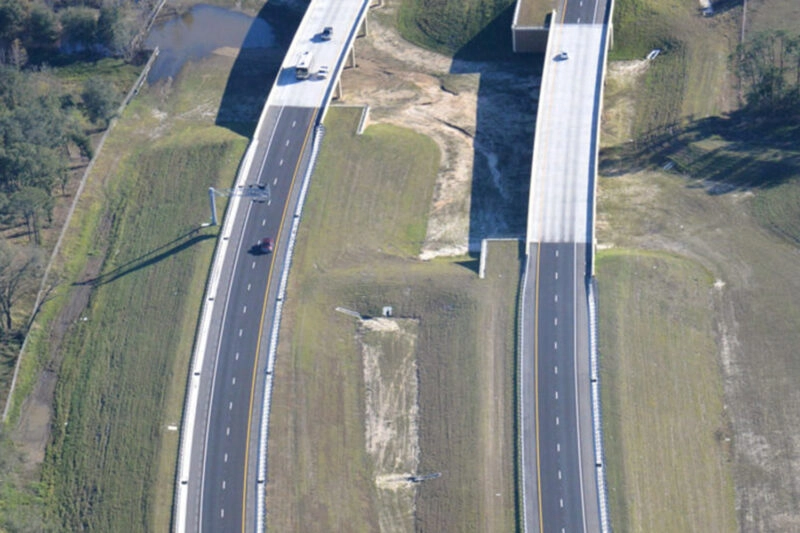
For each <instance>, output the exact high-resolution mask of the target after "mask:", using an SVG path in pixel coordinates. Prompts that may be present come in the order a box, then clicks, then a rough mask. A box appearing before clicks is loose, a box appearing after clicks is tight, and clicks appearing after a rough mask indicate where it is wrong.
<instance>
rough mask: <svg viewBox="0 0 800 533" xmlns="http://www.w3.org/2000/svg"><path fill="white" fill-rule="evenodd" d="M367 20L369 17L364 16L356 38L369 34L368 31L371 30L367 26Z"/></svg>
mask: <svg viewBox="0 0 800 533" xmlns="http://www.w3.org/2000/svg"><path fill="white" fill-rule="evenodd" d="M367 20H369V17H364V20H363V21H361V25H360V26H359V27H358V31H357V32H356V39H357V38H359V37H366V36H367V31H369V27H368V26H367Z"/></svg>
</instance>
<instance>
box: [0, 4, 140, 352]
mask: <svg viewBox="0 0 800 533" xmlns="http://www.w3.org/2000/svg"><path fill="white" fill-rule="evenodd" d="M155 1H156V0H140V1H138V2H130V1H126V0H0V343H2V342H4V341H3V339H4V338H6V339H7V338H8V335H9V334H11V335H16V333H18V332H19V330H16V329H15V328H14V326H17V324H15V319H14V317H15V316H16V312H15V311H16V307H18V303H19V302H20V301H27V300H30V299H31V298H32V294H31V291H34V289H35V287H37V286H38V285H37V283H35V279H36V278H37V276H39V275H40V274H41V269H40V266H41V257H42V253H41V250H39V247H40V246H41V244H42V230H43V228H45V227H47V226H48V225H49V224H51V223H52V222H53V209H54V207H55V200H56V198H57V196H58V195H59V194H60V195H65V194H66V192H67V190H66V188H67V185H68V182H69V179H70V154H71V153H72V155H73V156H74V155H81V156H83V157H91V155H92V154H91V145H90V141H89V136H88V133H89V131H91V130H95V131H96V130H97V129H98V128H101V129H102V128H105V127H106V126H107V124H108V121H109V119H110V118H111V116H112V115H113V113H114V110H115V109H116V106H117V105H118V102H119V101H120V99H121V95H120V94H119V92H118V91H117V89H116V88H115V87H114V85H113V84H112V83H111V81H109V80H107V79H103V78H100V77H92V76H90V77H88V78H87V79H86V80H85V82H84V83H83V86H82V87H80V88H77V90H76V89H75V88H70V89H69V90H68V89H65V88H64V87H63V84H62V82H61V80H60V79H59V77H58V75H57V74H56V73H55V72H54V71H53V70H52V68H50V67H49V66H48V65H50V64H64V63H71V62H83V61H86V60H89V61H93V60H96V59H99V58H102V57H108V56H115V57H122V58H124V59H126V60H130V59H131V57H132V55H133V53H134V49H133V48H134V47H135V46H136V45H135V41H136V39H135V36H136V35H137V33H138V32H139V31H140V29H141V28H142V27H143V23H144V20H145V19H146V17H147V15H148V14H149V13H150V10H151V8H152V6H153V4H154V3H155ZM22 318H23V317H21V316H20V317H17V319H16V321H17V322H19V324H18V325H19V326H22V324H23V323H24V322H25V320H23V319H22Z"/></svg>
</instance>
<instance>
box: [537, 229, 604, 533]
mask: <svg viewBox="0 0 800 533" xmlns="http://www.w3.org/2000/svg"><path fill="white" fill-rule="evenodd" d="M585 280H586V244H578V243H542V244H531V245H530V248H529V255H528V267H527V272H526V284H525V294H524V295H523V298H524V300H525V302H535V305H525V306H524V311H523V326H522V327H523V328H524V331H525V333H524V335H523V343H522V350H523V354H522V356H523V360H524V361H525V362H526V363H525V364H523V366H522V379H523V380H524V381H525V382H524V383H523V390H527V391H529V394H527V396H526V397H527V398H529V400H528V401H526V402H525V407H524V409H525V411H524V415H525V421H524V426H525V427H524V429H523V430H524V431H527V438H526V439H524V449H523V454H524V456H525V460H526V465H525V466H526V468H528V472H537V475H535V476H527V477H526V482H527V487H526V505H525V513H526V516H525V519H526V524H527V525H528V531H544V532H551V531H552V532H587V533H588V532H593V531H597V530H598V529H599V526H598V516H597V513H596V490H595V486H594V470H593V463H594V454H593V448H592V446H591V435H592V433H591V429H592V427H591V403H590V398H589V390H588V386H580V383H579V382H585V384H586V385H588V381H589V361H588V352H589V348H588V323H587V318H588V312H587V306H586V290H585V287H586V285H585ZM534 391H535V393H534ZM582 437H583V438H582ZM587 439H588V441H587ZM587 444H588V445H587Z"/></svg>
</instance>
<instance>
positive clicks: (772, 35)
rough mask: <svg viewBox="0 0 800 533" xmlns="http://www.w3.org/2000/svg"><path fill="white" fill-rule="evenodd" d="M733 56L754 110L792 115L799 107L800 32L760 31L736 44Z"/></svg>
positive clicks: (748, 104) (748, 102)
mask: <svg viewBox="0 0 800 533" xmlns="http://www.w3.org/2000/svg"><path fill="white" fill-rule="evenodd" d="M732 60H733V63H734V66H735V68H736V72H737V74H738V75H739V79H740V80H741V83H742V85H743V87H744V89H745V92H746V97H747V106H748V107H749V108H750V109H751V110H753V111H756V112H759V113H767V114H773V115H779V114H780V115H785V114H786V113H787V112H788V113H789V116H791V115H796V114H797V113H798V112H799V111H800V109H798V106H800V35H796V36H794V37H792V36H790V35H788V34H787V33H786V32H783V31H774V32H765V33H760V34H757V35H755V36H754V37H753V38H751V39H749V40H748V41H746V42H744V43H742V44H740V45H739V46H738V47H737V49H736V52H735V53H734V54H733V56H732Z"/></svg>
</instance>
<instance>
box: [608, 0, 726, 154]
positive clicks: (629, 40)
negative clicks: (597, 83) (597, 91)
mask: <svg viewBox="0 0 800 533" xmlns="http://www.w3.org/2000/svg"><path fill="white" fill-rule="evenodd" d="M737 23H738V19H737V18H736V14H735V13H732V12H727V13H723V14H720V15H718V16H715V17H713V18H703V17H700V16H699V10H698V5H697V4H693V3H691V2H684V1H682V0H665V1H660V2H656V1H653V0H624V1H617V2H615V5H614V46H613V47H612V48H611V49H610V50H609V59H610V60H611V61H618V60H644V58H645V56H646V55H647V54H648V53H649V52H650V51H651V50H653V49H656V48H657V49H660V50H661V54H660V55H659V56H658V57H657V58H656V59H655V60H653V61H650V62H649V63H648V66H647V72H646V74H644V79H643V80H642V81H641V82H640V83H639V84H638V85H637V87H636V91H637V93H638V94H637V96H636V106H635V111H634V117H633V124H632V128H631V133H632V135H631V136H632V137H634V138H637V139H638V138H641V137H643V136H646V135H649V134H652V133H653V132H657V131H661V130H663V129H664V128H668V127H671V126H675V125H678V124H681V123H685V122H686V121H687V120H691V119H692V118H693V117H703V116H707V115H709V114H714V113H718V112H719V111H720V110H726V109H730V108H731V107H732V106H733V105H735V101H734V100H733V98H734V97H733V93H732V91H731V89H730V87H731V85H730V80H729V79H728V78H727V76H728V73H727V65H728V55H729V53H730V50H731V48H730V47H731V41H730V40H729V38H734V39H735V36H736V30H737ZM734 46H735V42H734ZM611 83H612V84H613V83H614V82H613V81H612V82H611ZM611 92H612V93H613V91H611ZM613 104H614V100H613V99H612V98H609V99H607V101H606V107H612V106H613ZM626 140H627V138H625V139H619V141H620V142H624V141H626Z"/></svg>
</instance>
